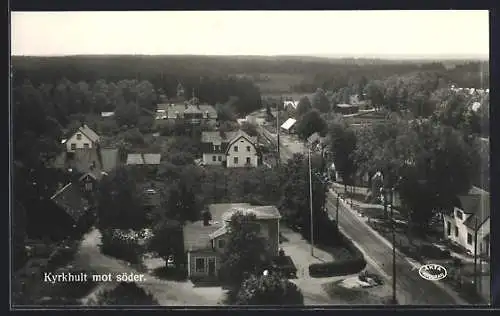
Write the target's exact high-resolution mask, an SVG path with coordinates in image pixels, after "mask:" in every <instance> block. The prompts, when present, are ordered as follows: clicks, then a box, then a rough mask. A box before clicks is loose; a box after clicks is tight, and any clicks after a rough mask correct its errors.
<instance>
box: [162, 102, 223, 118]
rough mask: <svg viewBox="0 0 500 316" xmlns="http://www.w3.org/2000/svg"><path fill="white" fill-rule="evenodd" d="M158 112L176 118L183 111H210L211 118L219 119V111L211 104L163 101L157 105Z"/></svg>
mask: <svg viewBox="0 0 500 316" xmlns="http://www.w3.org/2000/svg"><path fill="white" fill-rule="evenodd" d="M156 112H157V114H161V113H165V116H166V117H168V118H176V117H177V114H183V113H203V114H205V113H208V117H209V118H211V119H217V111H216V110H215V108H214V107H213V106H211V105H209V104H200V105H192V104H188V105H187V106H186V104H185V103H177V104H175V103H161V104H158V105H157V110H156Z"/></svg>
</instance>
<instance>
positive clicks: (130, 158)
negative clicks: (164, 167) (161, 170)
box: [127, 154, 161, 165]
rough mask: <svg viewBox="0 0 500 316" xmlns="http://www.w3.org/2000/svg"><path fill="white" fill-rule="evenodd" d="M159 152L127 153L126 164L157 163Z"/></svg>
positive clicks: (159, 158) (159, 157)
mask: <svg viewBox="0 0 500 316" xmlns="http://www.w3.org/2000/svg"><path fill="white" fill-rule="evenodd" d="M160 161H161V154H128V155H127V165H159V164H160Z"/></svg>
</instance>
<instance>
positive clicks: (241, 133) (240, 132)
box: [226, 130, 257, 153]
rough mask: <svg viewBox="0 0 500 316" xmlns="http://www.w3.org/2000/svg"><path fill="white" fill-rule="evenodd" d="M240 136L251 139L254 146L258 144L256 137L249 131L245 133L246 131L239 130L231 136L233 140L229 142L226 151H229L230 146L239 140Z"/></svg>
mask: <svg viewBox="0 0 500 316" xmlns="http://www.w3.org/2000/svg"><path fill="white" fill-rule="evenodd" d="M240 138H245V139H246V140H247V141H249V142H250V143H251V144H252V145H253V146H256V143H257V140H256V138H255V137H251V136H250V135H248V134H247V133H245V132H244V131H242V130H238V131H237V132H235V133H234V134H233V136H232V138H231V141H230V142H229V144H228V146H227V148H226V153H227V151H228V150H229V148H230V147H231V145H232V144H234V143H235V142H236V141H238V140H239V139H240Z"/></svg>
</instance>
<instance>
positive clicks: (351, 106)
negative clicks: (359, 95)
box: [336, 103, 358, 108]
mask: <svg viewBox="0 0 500 316" xmlns="http://www.w3.org/2000/svg"><path fill="white" fill-rule="evenodd" d="M336 107H338V108H357V107H358V105H357V104H346V103H342V104H337V105H336Z"/></svg>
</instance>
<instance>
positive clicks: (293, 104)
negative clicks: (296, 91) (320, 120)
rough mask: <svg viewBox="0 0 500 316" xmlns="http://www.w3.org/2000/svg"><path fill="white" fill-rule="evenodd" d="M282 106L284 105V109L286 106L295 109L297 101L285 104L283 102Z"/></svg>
mask: <svg viewBox="0 0 500 316" xmlns="http://www.w3.org/2000/svg"><path fill="white" fill-rule="evenodd" d="M283 105H284V106H285V107H287V106H291V107H293V108H294V109H296V108H297V106H298V105H299V101H285V102H283Z"/></svg>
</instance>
